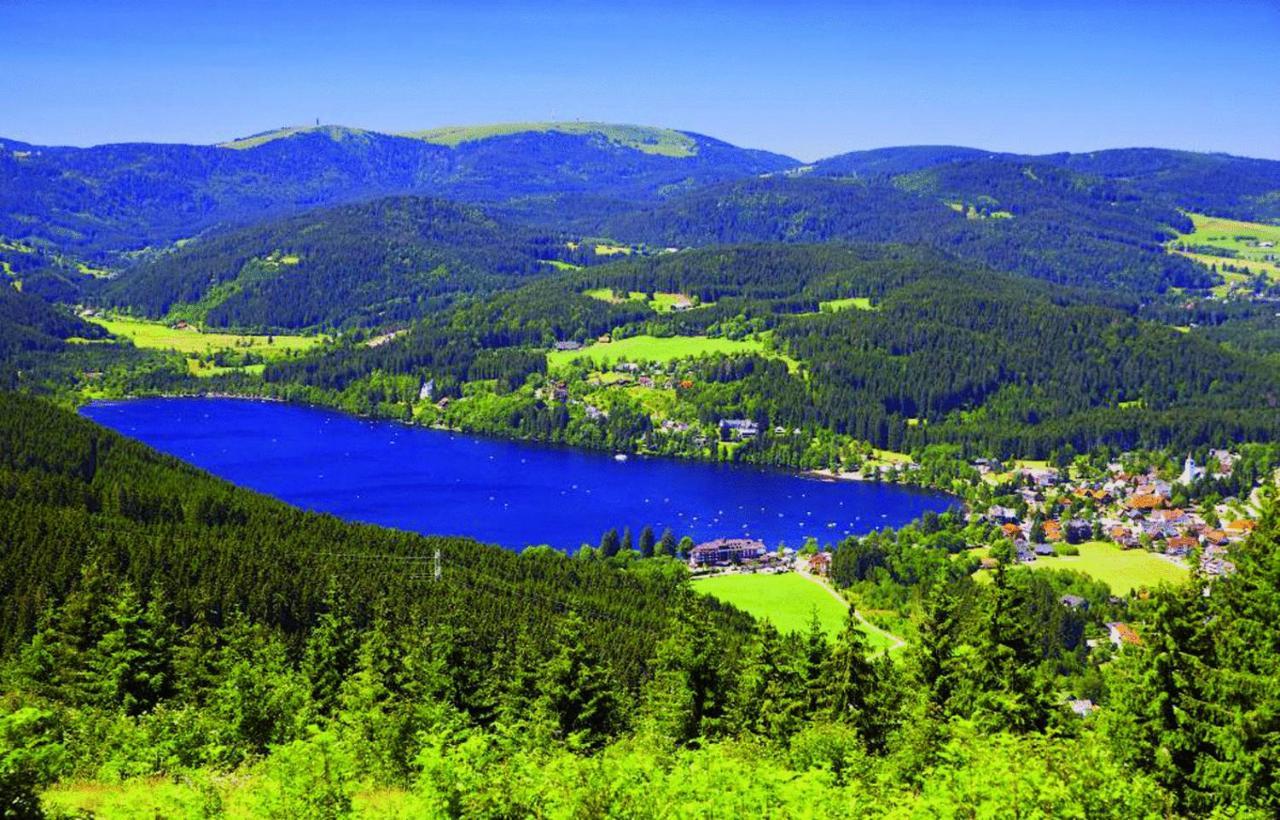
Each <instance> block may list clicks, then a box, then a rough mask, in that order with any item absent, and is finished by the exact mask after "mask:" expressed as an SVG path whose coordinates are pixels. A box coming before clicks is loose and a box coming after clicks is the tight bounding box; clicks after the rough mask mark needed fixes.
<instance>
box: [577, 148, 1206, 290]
mask: <svg viewBox="0 0 1280 820" xmlns="http://www.w3.org/2000/svg"><path fill="white" fill-rule="evenodd" d="M587 227H590V228H594V229H595V230H598V231H601V232H604V233H606V234H608V235H611V236H615V237H617V238H619V239H624V240H631V241H638V240H644V241H648V242H651V243H654V244H659V245H677V246H681V245H684V246H687V245H707V244H712V243H720V242H826V241H832V240H843V241H893V242H910V243H924V244H928V245H932V246H934V247H936V248H940V249H943V250H946V251H947V252H949V253H951V254H954V255H956V256H958V257H960V258H962V259H967V260H971V261H975V262H979V263H982V264H984V265H987V266H990V267H992V268H995V269H996V270H1003V271H1008V272H1013V273H1020V274H1025V275H1030V276H1034V277H1037V278H1042V279H1048V280H1051V281H1055V282H1061V283H1064V284H1075V285H1102V286H1110V287H1120V288H1124V289H1127V290H1130V291H1133V292H1137V293H1146V294H1154V293H1157V292H1161V291H1164V290H1166V289H1167V288H1169V287H1171V286H1178V287H1205V286H1207V285H1209V284H1211V283H1212V282H1213V281H1214V277H1213V276H1212V275H1211V274H1210V273H1209V272H1208V271H1207V270H1206V269H1205V268H1203V267H1201V266H1199V265H1196V264H1195V263H1193V262H1191V261H1190V260H1187V259H1182V258H1178V257H1174V256H1171V255H1169V254H1167V253H1166V252H1165V249H1164V248H1163V247H1162V246H1161V244H1160V243H1161V242H1162V241H1164V240H1166V239H1170V238H1172V237H1173V236H1174V235H1175V233H1174V230H1175V228H1178V229H1183V230H1189V229H1190V223H1189V221H1188V220H1187V219H1186V217H1185V216H1183V215H1182V214H1180V213H1179V212H1178V211H1177V210H1176V209H1174V208H1172V207H1166V206H1161V205H1158V204H1155V205H1153V204H1149V203H1147V202H1145V201H1143V200H1142V199H1140V198H1137V197H1134V196H1132V195H1130V194H1128V193H1127V192H1126V191H1125V190H1124V189H1123V187H1122V186H1119V185H1117V184H1115V183H1110V182H1108V181H1106V180H1101V179H1098V178H1091V177H1085V176H1082V175H1079V174H1075V173H1073V172H1070V171H1063V170H1061V169H1059V168H1056V167H1054V166H1049V165H1042V166H1037V167H1036V168H1031V167H1029V166H1024V165H1021V164H1011V163H1009V162H1005V161H997V160H971V161H965V162H961V163H952V164H947V165H940V166H935V167H931V168H927V169H923V170H917V171H913V172H911V173H907V174H899V175H897V176H895V177H893V178H891V179H879V180H869V181H868V180H856V179H855V180H847V179H846V180H835V179H825V178H816V177H809V176H800V177H796V178H786V177H773V178H767V179H755V180H747V181H741V182H735V183H726V184H723V185H718V186H709V187H707V188H703V189H700V190H697V191H694V192H691V193H688V194H685V195H682V196H678V197H672V198H670V199H668V200H666V201H664V202H661V203H658V204H655V205H652V206H649V207H646V208H641V209H637V210H635V211H633V212H631V213H625V214H614V215H611V216H607V217H605V218H604V219H603V220H602V223H601V224H594V225H588V226H587Z"/></svg>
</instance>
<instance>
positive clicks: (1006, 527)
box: [1000, 524, 1024, 541]
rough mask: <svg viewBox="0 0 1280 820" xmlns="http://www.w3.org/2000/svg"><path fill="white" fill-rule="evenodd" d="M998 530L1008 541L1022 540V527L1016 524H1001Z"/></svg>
mask: <svg viewBox="0 0 1280 820" xmlns="http://www.w3.org/2000/svg"><path fill="white" fill-rule="evenodd" d="M1000 531H1001V532H1002V533H1004V537H1005V538H1008V539H1009V540H1010V541H1022V540H1024V539H1023V536H1022V528H1021V527H1019V526H1018V525H1017V524H1001V525H1000Z"/></svg>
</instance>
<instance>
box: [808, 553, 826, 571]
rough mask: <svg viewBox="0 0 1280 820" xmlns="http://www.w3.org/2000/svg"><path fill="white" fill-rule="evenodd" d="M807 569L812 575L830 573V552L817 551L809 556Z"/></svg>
mask: <svg viewBox="0 0 1280 820" xmlns="http://www.w3.org/2000/svg"><path fill="white" fill-rule="evenodd" d="M809 571H810V572H812V573H813V574H814V575H829V574H830V573H831V553H829V552H818V553H814V554H813V555H811V556H809Z"/></svg>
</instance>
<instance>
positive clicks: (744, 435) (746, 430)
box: [720, 419, 760, 441]
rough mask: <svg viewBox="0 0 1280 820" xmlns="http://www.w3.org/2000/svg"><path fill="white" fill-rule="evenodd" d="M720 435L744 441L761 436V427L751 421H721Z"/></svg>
mask: <svg viewBox="0 0 1280 820" xmlns="http://www.w3.org/2000/svg"><path fill="white" fill-rule="evenodd" d="M720 434H721V436H722V437H724V438H726V439H733V440H736V441H743V440H745V439H749V438H755V437H756V436H758V435H759V434H760V425H758V424H756V423H755V422H754V421H752V420H751V419H720Z"/></svg>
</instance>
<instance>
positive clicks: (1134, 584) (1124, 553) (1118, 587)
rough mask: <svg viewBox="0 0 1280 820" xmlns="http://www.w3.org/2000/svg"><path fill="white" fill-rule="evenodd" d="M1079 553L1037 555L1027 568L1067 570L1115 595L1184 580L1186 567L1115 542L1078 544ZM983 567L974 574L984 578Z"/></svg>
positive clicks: (986, 574) (985, 575) (984, 571)
mask: <svg viewBox="0 0 1280 820" xmlns="http://www.w3.org/2000/svg"><path fill="white" fill-rule="evenodd" d="M1078 546H1079V549H1080V554H1079V555H1059V556H1055V557H1053V558H1037V559H1036V560H1035V561H1034V562H1032V563H1030V564H1024V565H1022V566H1026V567H1028V568H1029V569H1033V570H1039V569H1068V570H1074V571H1076V572H1083V573H1084V574H1085V575H1088V576H1089V577H1091V578H1096V579H1097V580H1099V581H1105V582H1106V583H1107V585H1108V586H1110V587H1111V592H1112V593H1113V594H1115V595H1128V594H1129V593H1130V592H1132V591H1133V590H1135V589H1138V588H1139V587H1147V588H1154V587H1157V586H1159V585H1160V584H1162V583H1168V584H1178V583H1181V582H1183V581H1185V580H1186V579H1187V574H1188V573H1187V570H1186V569H1185V568H1183V567H1180V566H1178V565H1176V564H1174V563H1173V562H1171V561H1167V560H1165V559H1164V558H1161V557H1160V556H1158V555H1154V554H1152V553H1149V552H1147V551H1146V550H1140V549H1138V550H1122V549H1120V548H1119V547H1117V546H1116V545H1115V544H1108V543H1105V542H1102V541H1087V542H1085V543H1083V544H1079V545H1078ZM987 576H988V573H987V571H986V570H980V571H979V572H978V573H977V574H976V575H975V577H977V578H980V579H984V578H986V577H987Z"/></svg>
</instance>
